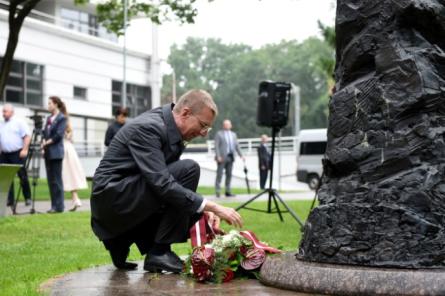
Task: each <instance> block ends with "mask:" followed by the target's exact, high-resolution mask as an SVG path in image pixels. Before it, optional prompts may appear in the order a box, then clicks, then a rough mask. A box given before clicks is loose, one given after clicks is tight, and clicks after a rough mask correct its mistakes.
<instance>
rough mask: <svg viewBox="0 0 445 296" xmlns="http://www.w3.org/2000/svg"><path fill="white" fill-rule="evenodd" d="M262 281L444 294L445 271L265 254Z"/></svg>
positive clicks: (310, 289) (335, 289)
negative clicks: (360, 265) (328, 261)
mask: <svg viewBox="0 0 445 296" xmlns="http://www.w3.org/2000/svg"><path fill="white" fill-rule="evenodd" d="M261 282H262V283H263V284H266V285H270V286H273V287H278V288H282V289H290V290H294V291H300V292H306V293H319V294H329V295H354V296H359V295H405V296H409V295H413V296H414V295H417V296H420V295H445V271H441V270H433V269H422V270H414V269H397V268H373V267H353V266H347V265H335V264H322V263H313V262H306V261H301V260H295V253H287V254H284V255H278V256H274V257H268V258H267V260H266V262H265V263H264V264H263V266H262V268H261Z"/></svg>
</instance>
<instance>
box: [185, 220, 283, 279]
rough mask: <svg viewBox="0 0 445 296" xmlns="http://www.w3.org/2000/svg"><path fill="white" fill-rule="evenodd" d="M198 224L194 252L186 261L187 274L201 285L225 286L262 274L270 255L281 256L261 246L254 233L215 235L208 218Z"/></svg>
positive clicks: (234, 231) (194, 231) (194, 235)
mask: <svg viewBox="0 0 445 296" xmlns="http://www.w3.org/2000/svg"><path fill="white" fill-rule="evenodd" d="M197 224H198V225H196V224H195V226H194V227H193V228H192V229H191V231H190V236H191V243H192V247H193V251H192V254H191V255H190V256H189V258H188V260H187V261H186V263H187V265H188V267H187V268H186V271H187V273H188V274H189V275H191V276H193V277H194V278H195V279H196V280H197V281H199V282H206V281H211V282H216V283H222V282H229V281H231V280H232V279H233V278H235V277H237V276H249V274H252V273H254V272H256V271H258V270H259V268H260V267H261V265H262V264H263V263H264V262H265V260H266V255H267V254H268V253H269V254H274V253H281V251H280V250H278V249H276V248H273V247H270V246H268V245H267V244H266V243H264V242H261V241H260V240H259V239H258V238H257V236H256V235H255V234H254V233H253V232H252V231H248V230H245V231H237V230H231V231H230V232H229V233H228V234H215V232H214V231H213V230H212V227H211V226H210V225H208V223H207V220H206V216H205V215H203V218H201V220H200V221H198V222H197ZM209 231H211V232H210V233H211V235H209ZM218 233H221V231H219V230H218ZM198 243H199V244H198Z"/></svg>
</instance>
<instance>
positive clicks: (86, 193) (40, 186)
mask: <svg viewBox="0 0 445 296" xmlns="http://www.w3.org/2000/svg"><path fill="white" fill-rule="evenodd" d="M14 182H15V185H14V188H15V191H16V196H17V192H18V190H19V183H18V178H15V180H14ZM29 182H30V185H31V192H33V190H34V187H35V190H36V194H35V195H36V200H49V199H50V198H49V188H48V183H47V181H46V179H38V180H37V181H36V186H33V184H32V183H33V180H32V178H30V179H29ZM232 192H233V193H234V194H247V189H246V188H233V190H232ZM259 192H260V190H258V189H252V191H251V193H252V194H255V193H259ZM78 193H79V197H80V198H81V199H89V198H90V194H91V181H88V188H87V189H83V190H79V192H78ZM198 193H199V194H202V195H213V194H215V188H214V187H209V186H207V187H206V186H200V187H199V188H198ZM65 199H66V200H69V199H71V193H69V192H65ZM20 200H22V201H23V196H22V195H20Z"/></svg>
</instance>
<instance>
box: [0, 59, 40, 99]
mask: <svg viewBox="0 0 445 296" xmlns="http://www.w3.org/2000/svg"><path fill="white" fill-rule="evenodd" d="M25 69H26V75H25V74H24V70H25ZM42 83H43V66H42V65H37V64H33V63H27V62H22V61H17V60H14V61H13V63H12V70H11V72H10V74H9V77H8V80H7V82H6V87H5V91H4V92H3V95H2V97H1V100H0V103H1V102H4V101H6V102H12V103H17V104H23V105H33V106H42V105H43V98H42V88H43V86H42Z"/></svg>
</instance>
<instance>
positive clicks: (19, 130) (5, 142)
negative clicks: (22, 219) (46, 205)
mask: <svg viewBox="0 0 445 296" xmlns="http://www.w3.org/2000/svg"><path fill="white" fill-rule="evenodd" d="M13 115H14V107H13V106H12V105H11V104H5V105H4V106H3V118H4V120H5V122H3V123H2V124H1V125H0V151H1V154H0V163H7V164H20V165H22V167H21V168H20V170H19V171H18V176H19V178H20V185H21V186H22V190H23V195H24V196H25V204H26V205H27V206H29V205H31V189H30V187H29V181H28V175H27V173H26V169H25V167H24V166H23V165H24V164H25V162H26V157H27V155H28V149H29V144H30V142H31V132H30V130H29V127H28V125H27V124H26V123H25V122H24V121H22V120H19V119H17V118H16V117H15V116H13ZM13 205H14V182H13V183H12V184H11V187H10V188H9V194H8V202H7V206H13Z"/></svg>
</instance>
